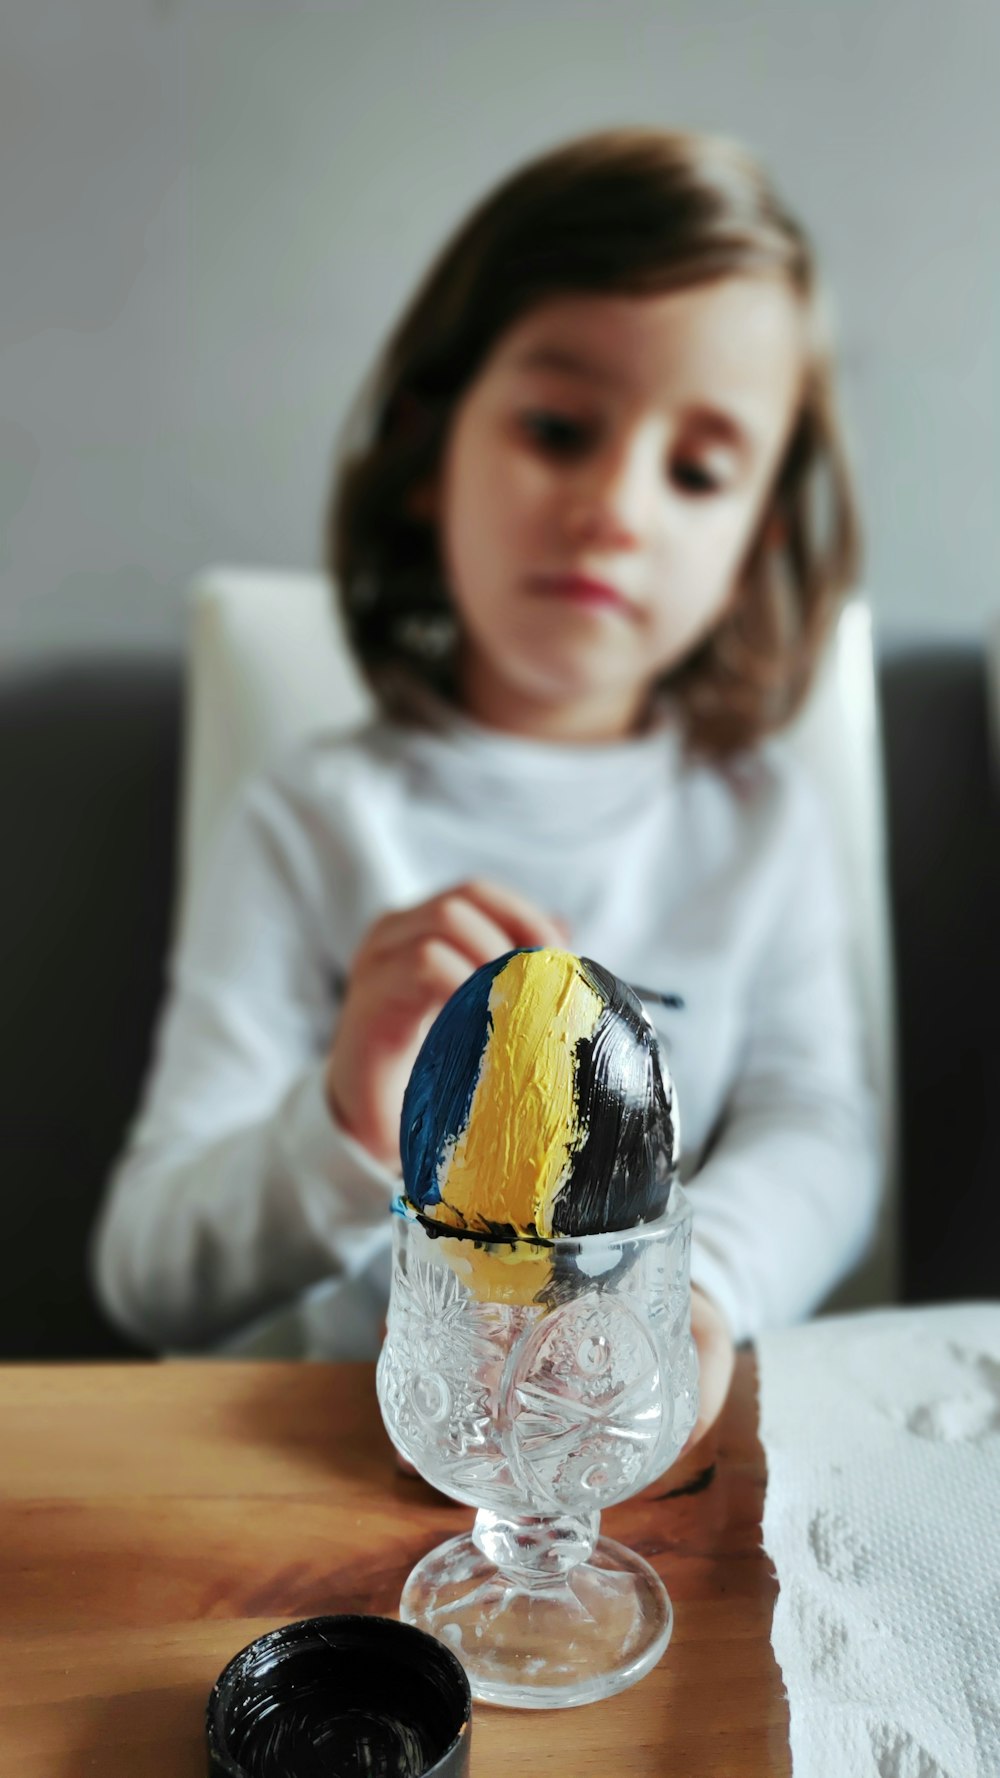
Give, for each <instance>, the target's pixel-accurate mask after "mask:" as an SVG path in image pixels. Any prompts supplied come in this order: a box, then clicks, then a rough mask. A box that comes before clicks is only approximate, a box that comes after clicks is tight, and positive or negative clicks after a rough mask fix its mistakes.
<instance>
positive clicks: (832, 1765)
mask: <svg viewBox="0 0 1000 1778" xmlns="http://www.w3.org/2000/svg"><path fill="white" fill-rule="evenodd" d="M758 1359H759V1367H760V1409H761V1442H762V1444H763V1446H764V1452H765V1455H766V1458H767V1470H768V1481H767V1493H766V1496H765V1503H764V1545H765V1548H766V1549H767V1552H768V1554H769V1556H770V1557H771V1559H772V1561H773V1562H774V1565H775V1568H776V1570H777V1576H778V1584H779V1587H780V1592H779V1594H778V1598H777V1601H776V1604H775V1611H774V1621H773V1626H772V1642H773V1645H774V1651H775V1655H776V1656H777V1659H778V1662H779V1664H780V1666H781V1669H782V1674H783V1677H784V1681H785V1686H786V1689H787V1692H788V1701H789V1710H790V1716H791V1746H792V1770H793V1773H794V1778H998V1774H1000V1304H970V1305H960V1306H948V1307H943V1308H933V1309H913V1310H881V1311H873V1312H871V1313H868V1314H864V1315H851V1316H839V1317H834V1318H830V1319H828V1320H825V1321H819V1322H815V1323H813V1324H812V1325H811V1326H809V1327H802V1328H795V1329H786V1330H781V1331H775V1332H770V1333H766V1334H764V1335H763V1336H762V1337H761V1338H760V1340H759V1341H758Z"/></svg>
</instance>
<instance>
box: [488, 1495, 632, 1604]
mask: <svg viewBox="0 0 1000 1778" xmlns="http://www.w3.org/2000/svg"><path fill="white" fill-rule="evenodd" d="M600 1522H601V1515H600V1513H573V1514H570V1513H532V1514H530V1515H528V1514H526V1515H525V1516H524V1517H523V1518H512V1517H510V1516H508V1515H505V1514H502V1513H494V1512H488V1511H487V1510H486V1509H485V1508H481V1509H480V1511H479V1512H477V1514H476V1522H475V1524H474V1526H473V1528H472V1541H473V1543H474V1544H475V1546H476V1548H477V1550H479V1552H480V1553H481V1554H482V1555H484V1556H485V1557H486V1559H487V1561H489V1562H492V1563H493V1564H494V1566H495V1567H497V1568H499V1569H500V1572H501V1573H502V1574H504V1575H506V1576H508V1577H509V1578H510V1579H511V1580H512V1581H515V1582H517V1584H518V1585H519V1586H521V1587H544V1586H551V1585H552V1584H553V1583H554V1582H558V1581H560V1580H562V1579H563V1577H564V1576H565V1575H567V1574H569V1572H570V1571H571V1569H573V1568H576V1567H578V1566H579V1564H580V1563H581V1562H586V1561H587V1560H588V1558H589V1557H590V1556H591V1555H592V1554H593V1549H594V1545H595V1544H596V1542H597V1532H598V1527H599V1525H600Z"/></svg>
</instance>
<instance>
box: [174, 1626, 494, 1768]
mask: <svg viewBox="0 0 1000 1778" xmlns="http://www.w3.org/2000/svg"><path fill="white" fill-rule="evenodd" d="M471 1716H472V1700H471V1695H470V1691H469V1682H468V1679H467V1678H466V1675H465V1669H464V1668H463V1667H462V1665H461V1662H460V1661H459V1660H458V1659H457V1658H456V1657H455V1655H453V1654H452V1652H451V1650H450V1649H449V1648H446V1647H445V1646H444V1644H443V1643H441V1642H437V1641H435V1639H434V1637H433V1636H428V1635H426V1634H425V1632H424V1631H423V1630H416V1629H414V1628H412V1627H411V1626H410V1625H408V1624H399V1623H396V1622H395V1621H394V1620H393V1619H391V1618H382V1617H366V1616H361V1615H351V1616H343V1617H316V1618H306V1619H304V1620H303V1621H302V1622H300V1623H294V1624H285V1625H284V1626H282V1627H281V1628H280V1629H277V1630H270V1631H268V1633H267V1634H266V1635H265V1636H261V1637H259V1638H258V1639H257V1641H256V1642H251V1643H250V1645H249V1647H247V1648H244V1649H241V1650H240V1652H239V1654H237V1655H234V1657H233V1659H232V1660H231V1661H230V1662H229V1664H228V1666H227V1667H226V1668H225V1669H224V1670H223V1672H222V1673H220V1675H219V1677H218V1679H217V1680H216V1682H215V1685H214V1687H213V1689H212V1694H211V1697H210V1698H209V1701H208V1710H207V1718H206V1733H207V1739H208V1771H209V1778H432V1775H433V1778H462V1775H463V1774H465V1773H467V1772H468V1760H469V1738H470V1735H469V1730H470V1722H471Z"/></svg>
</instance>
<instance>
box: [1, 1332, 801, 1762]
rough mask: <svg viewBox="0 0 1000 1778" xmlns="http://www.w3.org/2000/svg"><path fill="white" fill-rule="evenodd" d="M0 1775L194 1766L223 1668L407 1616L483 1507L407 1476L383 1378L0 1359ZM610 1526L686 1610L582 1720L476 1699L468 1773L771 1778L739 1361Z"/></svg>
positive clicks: (781, 1715) (778, 1751)
mask: <svg viewBox="0 0 1000 1778" xmlns="http://www.w3.org/2000/svg"><path fill="white" fill-rule="evenodd" d="M0 1428H2V1433H0V1438H2V1444H0V1601H2V1611H0V1663H2V1665H0V1773H2V1774H4V1775H6V1774H10V1775H11V1778H14V1775H15V1774H16V1778H98V1775H99V1778H139V1775H141V1778H203V1774H204V1771H205V1755H204V1743H203V1728H202V1719H203V1710H204V1705H205V1700H206V1697H207V1695H208V1692H209V1689H210V1687H211V1684H212V1681H213V1680H214V1678H215V1675H216V1673H217V1672H218V1671H219V1669H220V1668H221V1667H223V1666H224V1665H225V1663H226V1661H227V1660H228V1659H229V1657H230V1656H231V1655H232V1654H234V1653H235V1651H236V1650H237V1649H238V1648H241V1647H242V1646H243V1645H244V1644H245V1643H247V1642H249V1641H251V1640H252V1639H253V1638H254V1637H255V1636H257V1635H259V1634H260V1633H261V1632H262V1631H263V1630H266V1629H269V1628H271V1627H272V1626H273V1625H275V1624H278V1623H283V1622H286V1621H288V1620H290V1619H293V1618H298V1617H305V1616H308V1615H310V1614H312V1613H314V1612H336V1611H375V1612H384V1613H394V1612H395V1609H396V1605H397V1602H398V1599H399V1593H400V1589H401V1587H402V1584H403V1581H404V1579H405V1578H406V1575H407V1573H408V1572H409V1569H410V1568H411V1566H412V1565H413V1563H414V1562H415V1561H417V1560H418V1558H419V1557H420V1556H422V1555H424V1554H425V1553H426V1551H428V1550H430V1549H432V1548H433V1547H434V1545H435V1544H437V1543H439V1542H440V1541H441V1540H442V1539H443V1538H444V1537H450V1536H452V1535H454V1534H455V1532H457V1531H459V1530H461V1529H463V1528H464V1527H465V1526H467V1525H468V1523H469V1522H470V1519H471V1514H470V1513H469V1512H468V1511H467V1510H466V1509H463V1508H462V1507H459V1506H455V1505H453V1504H452V1503H450V1502H448V1501H446V1500H444V1499H442V1498H441V1497H440V1496H439V1495H436V1494H434V1493H432V1491H431V1490H430V1489H429V1488H427V1487H426V1486H425V1485H424V1484H423V1483H422V1482H421V1481H419V1480H418V1479H413V1478H406V1477H403V1476H401V1475H399V1474H398V1473H397V1471H396V1468H395V1465H394V1463H393V1459H392V1454H391V1451H390V1447H389V1444H388V1441H387V1439H386V1436H385V1433H384V1432H383V1430H382V1425H381V1421H380V1419H379V1415H378V1409H377V1405H376V1402H375V1395H374V1385H373V1371H372V1367H371V1366H369V1365H318V1364H239V1363H235V1362H229V1363H217V1362H206V1361H189V1362H184V1361H175V1360H171V1361H170V1362H167V1363H163V1364H156V1363H150V1364H144V1363H139V1364H127V1363H126V1364H106V1365H86V1366H78V1367H74V1366H70V1365H58V1366H41V1365H25V1366H9V1367H6V1368H0ZM711 1456H714V1457H715V1463H716V1467H715V1471H714V1474H713V1475H712V1478H711V1480H710V1481H709V1482H708V1484H707V1485H706V1486H700V1487H698V1488H697V1490H696V1491H695V1492H680V1493H677V1492H672V1493H670V1494H667V1495H666V1496H665V1497H661V1498H655V1499H650V1498H643V1499H639V1500H635V1501H630V1502H628V1503H627V1504H625V1505H624V1506H620V1507H617V1508H615V1509H614V1510H613V1511H611V1512H609V1513H607V1514H605V1516H604V1521H603V1524H604V1529H605V1530H606V1531H607V1532H608V1533H609V1534H610V1535H611V1536H614V1537H618V1538H620V1539H621V1540H622V1541H623V1542H624V1543H626V1544H629V1545H630V1546H631V1547H632V1548H633V1549H636V1550H638V1551H640V1552H641V1554H642V1555H644V1556H645V1557H646V1558H647V1560H649V1561H650V1562H652V1564H653V1566H654V1567H655V1568H656V1569H657V1571H658V1572H659V1573H660V1574H661V1575H662V1576H663V1579H664V1581H665V1582H666V1585H667V1588H668V1590H669V1592H670V1595H671V1597H672V1599H673V1601H674V1608H675V1613H676V1621H675V1628H674V1635H673V1640H672V1642H671V1645H670V1648H669V1649H668V1651H667V1653H666V1655H665V1657H664V1659H663V1660H662V1662H661V1663H660V1665H659V1667H657V1668H656V1669H655V1671H654V1672H653V1673H652V1674H650V1675H649V1676H648V1677H647V1678H646V1679H645V1680H643V1681H641V1682H640V1684H639V1685H638V1686H636V1687H634V1688H633V1689H632V1690H631V1691H628V1692H625V1693H622V1694H620V1695H619V1696H618V1697H615V1698H610V1699H608V1700H607V1701H606V1702H604V1703H602V1704H593V1705H588V1706H586V1707H584V1708H582V1709H577V1710H569V1711H551V1712H546V1711H538V1712H535V1711H526V1712H519V1711H508V1710H496V1709H489V1708H487V1707H485V1706H477V1707H476V1711H475V1721H474V1733H473V1772H474V1774H475V1778H493V1775H497V1778H499V1775H500V1774H507V1773H508V1772H513V1771H517V1772H518V1773H525V1774H531V1775H534V1774H539V1775H542V1774H553V1775H554V1774H558V1775H559V1778H576V1775H579V1778H591V1775H593V1778H596V1775H597V1774H601V1775H602V1778H607V1775H608V1774H610V1773H628V1774H634V1775H635V1778H644V1775H645V1774H650V1775H652V1774H654V1773H655V1774H656V1775H657V1778H660V1775H661V1774H663V1775H666V1774H669V1775H670V1778H701V1775H702V1774H705V1775H706V1778H708V1775H711V1778H765V1775H766V1778H783V1775H785V1774H787V1773H788V1772H789V1771H790V1765H789V1756H788V1718H787V1711H786V1706H785V1701H784V1695H783V1691H782V1686H781V1679H780V1675H779V1673H778V1670H777V1667H776V1665H775V1662H774V1657H773V1655H772V1653H771V1647H770V1639H769V1637H770V1622H771V1611H772V1606H773V1600H774V1594H775V1590H776V1584H775V1581H774V1579H773V1574H772V1571H771V1568H770V1564H769V1562H768V1560H767V1558H766V1557H765V1555H764V1553H763V1551H762V1549H761V1546H760V1519H761V1510H762V1505H763V1491H764V1466H763V1454H762V1452H761V1449H760V1446H759V1444H758V1442H757V1436H756V1402H755V1396H754V1371H753V1364H752V1359H751V1356H750V1354H741V1355H740V1358H739V1361H738V1365H737V1372H736V1378H735V1381H734V1387H733V1390H732V1393H731V1395H730V1399H729V1402H728V1404H727V1407H726V1411H725V1413H724V1415H723V1418H722V1420H721V1421H720V1423H719V1427H718V1431H717V1438H716V1440H715V1448H714V1450H712V1451H708V1452H706V1451H705V1449H704V1447H702V1449H701V1450H699V1451H698V1452H697V1453H694V1454H693V1456H692V1459H691V1460H690V1461H688V1463H687V1465H686V1468H684V1469H681V1468H678V1469H675V1470H674V1471H673V1472H672V1473H671V1475H670V1476H669V1477H667V1478H665V1479H664V1482H663V1483H662V1484H661V1487H662V1488H663V1489H670V1490H675V1489H677V1488H679V1487H683V1486H684V1485H685V1483H689V1482H690V1481H691V1480H692V1479H696V1478H697V1475H698V1472H699V1471H700V1470H702V1469H703V1468H704V1464H705V1461H706V1458H707V1457H711Z"/></svg>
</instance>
